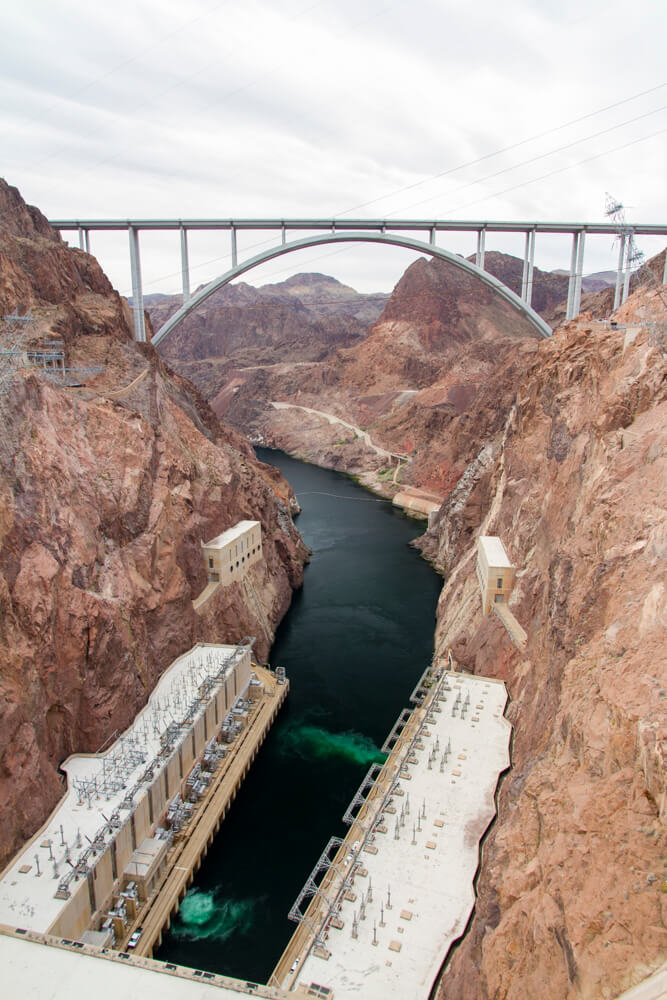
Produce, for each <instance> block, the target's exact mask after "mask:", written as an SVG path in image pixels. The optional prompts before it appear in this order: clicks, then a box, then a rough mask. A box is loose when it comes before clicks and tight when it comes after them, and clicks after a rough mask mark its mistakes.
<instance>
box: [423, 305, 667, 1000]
mask: <svg viewBox="0 0 667 1000" xmlns="http://www.w3.org/2000/svg"><path fill="white" fill-rule="evenodd" d="M617 318H618V321H619V323H623V322H628V323H630V324H634V323H637V326H636V327H631V328H630V329H627V330H626V329H619V330H617V331H613V330H609V329H607V328H605V327H604V326H602V325H599V324H596V323H592V322H590V320H586V318H585V317H584V318H581V319H580V320H579V321H578V322H574V323H571V324H569V325H568V326H567V327H566V328H564V329H563V330H562V331H561V332H560V333H558V334H557V335H556V336H555V337H554V338H553V339H552V340H550V341H548V342H542V343H540V344H539V345H538V346H537V349H536V350H535V351H534V352H533V353H532V354H531V355H530V356H529V358H528V365H527V367H526V370H525V371H524V372H523V373H519V374H518V376H517V373H516V372H513V374H512V375H511V380H510V382H509V384H504V383H505V382H507V379H508V374H509V372H510V371H511V366H510V367H508V369H506V370H505V372H504V373H503V372H501V373H499V374H498V375H497V376H495V377H494V378H493V379H492V380H491V381H490V384H489V386H488V390H487V392H488V393H489V394H493V393H494V392H495V393H496V395H498V396H500V397H502V396H505V398H507V397H508V396H509V395H510V394H511V395H512V397H513V398H512V405H511V407H510V408H509V410H508V411H507V413H506V417H505V419H504V420H503V422H502V426H499V427H496V428H495V429H493V428H490V427H487V431H489V430H490V431H491V433H487V434H486V435H485V436H482V437H480V438H479V439H478V441H477V443H476V449H477V450H476V455H475V457H474V459H472V460H471V461H469V462H468V464H467V466H466V469H465V472H464V474H463V476H462V477H461V479H460V480H459V482H458V484H457V487H456V488H455V489H454V491H453V492H452V493H451V495H450V497H449V498H448V500H447V502H446V503H445V505H444V506H443V507H442V509H441V511H440V513H439V515H438V519H437V522H436V524H435V525H434V526H433V528H432V530H431V531H430V532H429V534H428V535H427V537H426V541H425V548H426V551H427V553H428V554H429V555H430V556H431V558H433V559H434V560H435V561H436V562H437V563H438V564H439V565H440V566H441V567H442V568H446V569H447V571H448V578H447V581H446V583H445V587H444V589H443V593H442V595H441V598H440V602H439V609H438V627H437V636H436V644H437V648H438V650H440V651H444V650H446V648H447V647H451V648H452V650H453V653H454V655H455V657H456V658H457V659H458V661H459V662H460V664H461V665H462V666H463V667H464V668H465V669H467V670H471V671H473V672H475V673H484V674H489V675H491V676H495V677H499V678H502V679H503V680H505V681H506V682H507V685H508V689H509V692H510V695H511V698H512V705H511V708H510V711H509V714H510V717H511V720H512V722H513V724H514V727H515V728H514V744H513V767H512V770H511V772H510V773H509V775H508V776H507V777H506V779H505V781H504V783H503V785H502V787H501V791H500V795H499V817H498V821H497V823H496V824H495V826H494V827H493V829H492V830H491V832H490V834H489V836H488V838H487V840H486V843H485V846H484V854H483V864H482V869H481V874H480V879H479V885H478V890H479V901H478V904H477V907H476V910H475V913H474V917H473V920H472V923H471V926H470V929H469V932H468V934H467V935H466V937H465V938H464V940H463V942H462V944H461V945H460V946H459V948H458V949H457V950H456V951H455V952H454V954H453V956H452V958H451V961H450V963H449V966H448V968H447V971H446V972H445V974H444V975H443V978H442V983H441V989H440V993H439V996H441V997H442V998H447V1000H449V998H452V1000H453V998H456V1000H458V998H460V997H466V1000H477V998H479V1000H482V998H484V1000H487V998H488V1000H490V998H494V1000H515V998H516V1000H518V998H522V1000H523V998H525V997H539V998H540V1000H565V998H568V1000H569V998H612V997H616V996H617V995H618V994H619V993H620V992H622V990H623V989H625V988H627V987H629V986H631V985H633V984H635V983H636V982H638V981H640V980H641V979H642V978H644V977H645V976H646V975H647V974H648V973H649V972H650V971H651V970H652V969H654V968H656V967H657V966H659V965H660V963H661V962H662V961H664V959H665V955H666V954H667V924H666V918H667V909H666V908H667V903H666V901H667V894H666V893H665V890H666V889H667V881H665V874H666V873H665V868H664V862H665V856H664V848H665V820H666V819H667V784H666V770H665V764H666V756H667V672H666V669H665V664H666V663H667V642H666V639H665V635H666V633H665V624H666V623H667V617H666V616H667V610H666V603H665V584H664V566H665V556H666V555H667V548H666V544H667V532H666V527H665V524H666V522H665V483H666V482H667V462H666V458H665V456H666V455H667V389H666V385H667V382H666V378H665V376H666V365H665V355H666V343H667V341H666V333H665V331H667V310H666V309H665V303H664V302H663V300H662V299H661V297H660V295H657V294H656V293H654V292H647V291H645V290H644V291H640V292H638V293H637V295H635V296H633V297H632V299H630V300H629V301H628V303H627V304H626V306H624V307H623V309H622V310H620V311H619V313H618V315H617ZM648 319H650V321H651V325H644V324H645V321H646V320H648ZM461 421H462V418H461V417H458V418H456V419H455V420H454V421H453V422H452V426H451V427H450V434H452V435H453V436H455V435H456V433H457V429H458V428H459V427H461ZM453 447H454V446H453ZM473 451H475V447H473V448H470V447H469V446H467V447H466V448H464V452H463V454H465V455H467V456H469V457H471V453H472V452H473ZM462 458H463V455H461V456H460V459H462ZM478 531H482V532H483V533H488V534H499V535H500V536H501V537H502V538H503V540H504V541H505V543H506V545H507V548H508V550H509V553H510V555H511V557H512V558H513V561H514V562H515V564H516V565H517V567H518V570H519V573H518V579H517V585H516V589H515V593H514V595H513V599H512V610H513V611H514V613H515V615H516V617H517V618H518V620H519V622H520V623H521V624H522V625H523V627H524V628H525V629H526V631H527V633H528V645H527V649H526V651H525V653H520V652H519V651H518V650H517V649H515V648H514V646H513V645H512V644H511V642H510V640H509V637H508V636H507V634H506V633H505V632H504V630H503V628H502V627H501V625H500V623H499V621H498V620H497V619H495V618H494V617H493V616H490V617H488V618H483V617H482V615H481V603H480V598H479V594H478V584H477V582H476V578H475V570H474V561H475V552H474V542H473V536H474V535H475V534H476V533H477V532H478Z"/></svg>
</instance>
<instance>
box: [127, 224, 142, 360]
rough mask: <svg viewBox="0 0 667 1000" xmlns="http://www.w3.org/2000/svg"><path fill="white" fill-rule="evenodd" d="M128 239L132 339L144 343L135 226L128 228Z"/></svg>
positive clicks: (137, 244) (137, 236)
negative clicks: (132, 320)
mask: <svg viewBox="0 0 667 1000" xmlns="http://www.w3.org/2000/svg"><path fill="white" fill-rule="evenodd" d="M128 234H129V237H130V268H131V270H132V308H133V310H134V339H135V340H136V341H138V342H139V343H140V344H145V343H146V325H145V322H144V293H143V291H142V288H141V261H140V259H139V233H138V232H137V229H136V227H135V226H130V227H129V228H128Z"/></svg>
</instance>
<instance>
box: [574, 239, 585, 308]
mask: <svg viewBox="0 0 667 1000" xmlns="http://www.w3.org/2000/svg"><path fill="white" fill-rule="evenodd" d="M585 242H586V233H585V232H584V230H583V229H582V231H581V232H580V233H579V247H578V249H577V270H576V273H575V276H574V301H573V303H572V316H573V318H574V317H575V316H578V315H579V313H580V312H581V283H582V281H583V277H584V244H585Z"/></svg>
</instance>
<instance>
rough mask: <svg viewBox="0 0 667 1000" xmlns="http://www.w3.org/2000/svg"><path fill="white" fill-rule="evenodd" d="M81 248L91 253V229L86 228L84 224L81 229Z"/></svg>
mask: <svg viewBox="0 0 667 1000" xmlns="http://www.w3.org/2000/svg"><path fill="white" fill-rule="evenodd" d="M79 250H85V251H86V253H90V230H89V229H84V228H83V226H81V228H80V229H79Z"/></svg>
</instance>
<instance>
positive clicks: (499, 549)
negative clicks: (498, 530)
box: [478, 535, 512, 568]
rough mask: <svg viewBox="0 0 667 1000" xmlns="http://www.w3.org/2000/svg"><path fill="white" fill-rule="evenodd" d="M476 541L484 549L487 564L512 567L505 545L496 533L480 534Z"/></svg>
mask: <svg viewBox="0 0 667 1000" xmlns="http://www.w3.org/2000/svg"><path fill="white" fill-rule="evenodd" d="M478 541H479V542H480V544H481V546H482V548H483V549H484V554H485V556H486V560H487V562H488V564H489V566H501V567H507V568H512V563H511V561H510V558H509V556H508V555H507V552H506V551H505V546H504V545H503V543H502V541H501V540H500V538H498V536H497V535H480V536H479V539H478Z"/></svg>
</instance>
